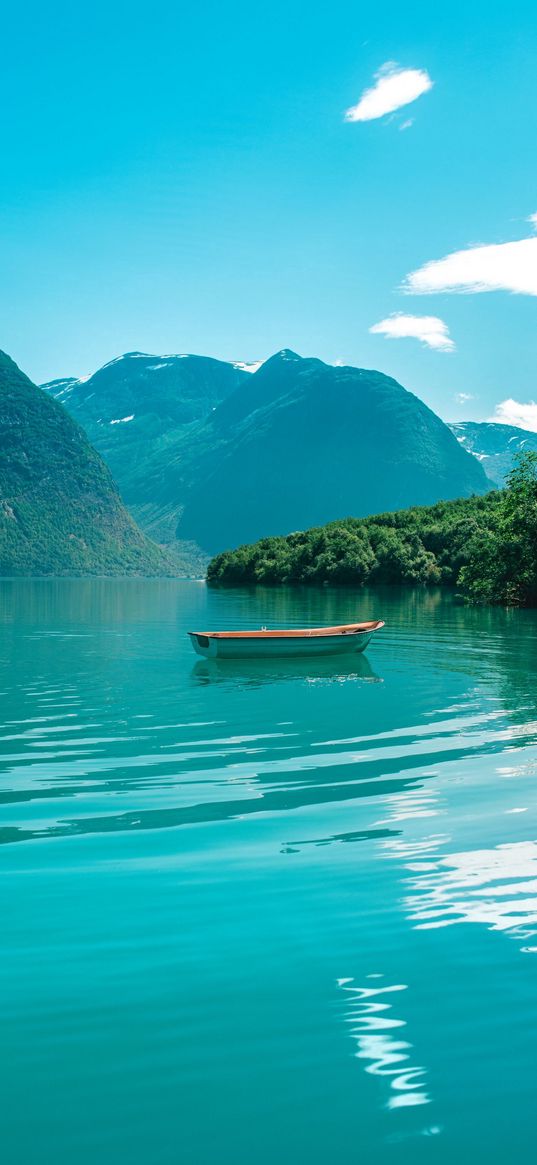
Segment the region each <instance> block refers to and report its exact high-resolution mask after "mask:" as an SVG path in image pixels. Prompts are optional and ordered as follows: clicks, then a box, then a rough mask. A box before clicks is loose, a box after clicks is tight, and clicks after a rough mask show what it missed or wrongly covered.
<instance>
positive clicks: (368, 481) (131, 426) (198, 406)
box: [45, 351, 489, 553]
mask: <svg viewBox="0 0 537 1165" xmlns="http://www.w3.org/2000/svg"><path fill="white" fill-rule="evenodd" d="M45 388H46V389H47V391H48V392H49V393H52V394H54V395H56V396H57V398H58V399H59V400H61V401H62V402H63V403H65V406H66V407H67V408H68V409H69V411H70V412H71V413H72V414H73V415H74V416H75V417H76V419H77V420H78V421H79V422H80V423H81V424H82V425H83V426H84V428H85V430H86V432H87V433H88V435H89V437H90V440H91V442H92V444H94V445H95V447H96V448H97V449H98V450H99V452H100V453H101V454H102V455H103V457H104V458H105V459H106V461H107V462H108V464H109V465H110V467H111V469H112V472H113V474H114V477H115V479H116V480H117V482H118V484H119V488H120V490H121V493H122V496H123V498H124V500H125V502H126V503H127V505H128V506H129V508H130V510H131V512H132V513H133V514H134V516H135V518H136V520H137V521H138V522H139V523H140V524H141V525H142V526H143V528H144V529H145V530H146V531H147V532H148V533H150V534H151V535H152V536H153V537H155V538H157V539H158V540H159V541H165V542H169V543H172V542H174V541H175V540H177V541H179V542H190V543H196V544H197V545H198V546H201V547H203V549H204V550H207V551H209V552H210V553H214V552H215V551H217V550H220V549H223V548H224V547H225V546H230V545H236V544H237V543H238V542H243V541H250V540H252V539H255V538H257V537H260V536H262V535H265V534H272V533H285V532H286V531H289V530H293V529H299V528H304V527H305V526H309V525H313V524H318V523H322V522H325V521H329V520H330V519H332V518H333V517H334V515H336V514H341V513H343V514H344V513H355V514H359V515H365V514H370V513H374V512H378V511H379V510H383V509H393V508H403V507H405V506H407V505H416V504H420V503H428V502H435V501H438V500H439V499H440V498H451V497H457V496H468V495H469V494H472V493H483V492H485V491H486V489H487V488H489V483H488V482H487V479H486V477H485V475H484V473H483V470H482V469H481V467H480V465H479V463H478V461H477V460H476V459H475V458H474V457H472V456H470V455H469V454H468V453H467V452H466V451H465V450H464V449H463V448H462V447H461V445H460V444H459V443H458V442H457V441H456V439H455V437H454V436H453V434H452V433H451V432H450V430H449V428H448V427H447V426H446V425H445V424H444V423H443V421H441V420H440V419H439V417H437V416H436V415H435V414H434V413H433V412H431V410H430V409H428V408H427V407H426V405H424V404H423V403H422V402H421V401H420V400H418V399H417V397H415V396H413V395H412V394H411V393H409V392H407V391H406V390H405V389H404V388H402V387H401V385H400V384H398V383H397V382H396V381H395V380H392V379H390V378H389V377H387V376H383V374H382V373H380V372H371V371H366V370H364V369H359V368H335V367H332V366H331V365H327V364H323V362H322V361H320V360H315V359H301V358H300V357H299V356H297V355H296V354H295V353H293V352H289V351H282V352H279V353H277V354H276V355H275V356H273V357H272V358H271V359H270V360H267V361H266V362H265V363H264V364H263V365H261V366H260V367H258V368H257V370H255V366H254V367H252V366H250V370H249V371H246V370H245V366H244V365H239V364H226V363H224V362H222V361H218V360H210V359H208V358H206V357H201V356H162V357H158V356H148V355H144V354H141V353H130V354H128V355H126V356H122V357H119V358H118V359H117V360H114V361H112V362H111V363H110V364H108V365H106V366H105V367H104V368H102V369H100V371H99V372H96V373H95V374H94V375H93V376H92V377H90V378H89V379H87V380H83V381H73V380H71V379H67V380H63V381H57V382H53V383H52V384H50V385H48V386H45Z"/></svg>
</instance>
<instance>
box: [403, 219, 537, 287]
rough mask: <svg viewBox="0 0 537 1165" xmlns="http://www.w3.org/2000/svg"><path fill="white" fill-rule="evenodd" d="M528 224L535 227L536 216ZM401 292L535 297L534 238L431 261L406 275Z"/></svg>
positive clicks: (536, 248) (536, 245)
mask: <svg viewBox="0 0 537 1165" xmlns="http://www.w3.org/2000/svg"><path fill="white" fill-rule="evenodd" d="M528 222H531V223H532V224H533V225H534V226H535V227H537V214H532V215H531V216H530V218H529V219H528ZM403 290H404V291H406V292H408V294H410V295H433V294H434V293H435V292H443V291H452V292H471V291H474V292H477V291H511V292H514V293H518V294H519V295H537V237H536V236H531V237H530V238H526V239H518V240H517V242H514V243H494V244H492V245H480V246H476V247H468V248H467V249H466V250H464V251H454V252H453V253H452V254H451V255H446V257H445V258H444V259H433V260H432V261H431V262H430V263H426V264H425V266H423V267H419V268H418V270H417V271H412V272H411V273H410V275H407V277H406V279H405V281H404V284H403Z"/></svg>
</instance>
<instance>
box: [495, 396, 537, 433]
mask: <svg viewBox="0 0 537 1165" xmlns="http://www.w3.org/2000/svg"><path fill="white" fill-rule="evenodd" d="M489 421H495V422H496V423H497V424H499V425H514V426H515V428H516V429H529V431H530V433H537V404H536V403H535V401H533V400H530V401H520V400H513V398H512V397H508V398H507V400H502V401H500V403H499V404H498V405H496V408H495V409H494V415H493V416H492V417H489Z"/></svg>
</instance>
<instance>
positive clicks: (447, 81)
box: [0, 0, 537, 428]
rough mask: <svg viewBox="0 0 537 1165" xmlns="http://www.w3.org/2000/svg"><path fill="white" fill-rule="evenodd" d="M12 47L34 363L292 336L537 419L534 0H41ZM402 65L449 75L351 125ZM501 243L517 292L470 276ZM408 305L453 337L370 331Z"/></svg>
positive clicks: (5, 75)
mask: <svg viewBox="0 0 537 1165" xmlns="http://www.w3.org/2000/svg"><path fill="white" fill-rule="evenodd" d="M3 42H4V49H3V58H2V71H1V72H0V105H1V108H2V110H3V123H4V124H3V130H2V149H1V152H0V169H1V173H0V189H1V191H2V194H1V202H0V222H1V250H0V261H1V265H2V279H1V280H0V318H1V320H2V332H1V335H0V346H2V347H3V348H4V349H5V350H6V351H8V352H9V353H10V354H11V355H12V356H13V357H14V358H15V359H16V360H17V362H18V363H19V364H20V365H21V366H22V367H23V368H24V369H25V371H27V372H28V374H29V375H30V376H31V377H32V378H33V379H35V380H37V381H40V380H44V379H48V378H51V377H53V376H62V375H69V374H73V375H82V374H85V373H88V372H91V371H94V370H95V369H96V368H97V367H98V366H100V365H101V364H103V363H104V362H105V361H107V360H109V359H111V358H113V357H114V356H117V355H118V354H119V353H121V352H124V351H129V350H134V349H137V350H142V351H149V352H157V353H162V352H182V351H190V352H200V353H204V354H210V355H215V356H219V357H222V358H224V359H241V360H252V361H253V360H256V359H260V358H264V357H266V356H268V355H270V354H271V353H272V352H274V351H276V350H278V349H279V348H282V347H291V348H294V349H295V350H296V351H298V352H300V353H301V354H302V355H318V356H320V357H322V358H323V359H325V360H328V361H333V362H335V361H338V360H340V361H343V362H345V363H352V364H357V365H360V366H363V367H374V368H380V369H382V370H383V371H385V372H387V373H389V374H390V375H392V376H395V377H396V378H397V379H398V380H400V381H401V383H403V384H404V385H405V386H406V387H407V388H410V389H411V390H413V391H414V392H416V393H417V394H418V395H419V396H421V397H422V398H423V399H424V400H426V401H427V403H428V404H430V405H431V406H432V407H433V408H434V409H436V411H437V412H439V413H440V415H442V416H444V417H446V418H448V419H449V418H453V419H456V418H462V417H467V418H472V417H476V418H486V417H489V416H491V415H492V414H493V413H494V411H495V410H496V409H497V407H498V406H499V405H501V402H504V401H506V400H512V402H513V408H512V409H511V412H513V411H516V410H514V405H515V404H516V405H517V406H519V407H520V409H522V410H524V409H525V408H526V409H528V408H529V412H528V411H526V412H524V411H522V412H521V413H520V416H521V417H522V418H527V419H528V423H532V421H533V416H534V414H532V412H531V405H530V404H529V402H531V401H532V400H534V399H537V384H536V374H535V373H536V357H537V328H536V326H535V322H536V312H537V298H536V295H537V286H536V283H537V269H536V266H537V264H536V258H535V248H534V247H533V242H532V241H533V239H537V232H536V224H535V223H530V222H529V221H528V220H529V218H530V216H531V215H534V214H536V213H537V150H536V148H535V146H536V139H537V132H536V131H537V77H536V70H535V59H536V50H537V15H536V13H535V9H534V6H533V5H532V4H529V3H528V4H517V3H513V4H512V5H510V6H508V5H506V4H505V3H501V4H500V3H494V2H492V3H488V4H484V3H483V4H481V3H479V2H476V3H475V4H473V5H462V4H458V3H453V2H452V3H450V4H449V5H445V6H439V5H433V4H432V3H427V4H418V3H414V4H412V3H411V4H409V5H404V6H403V5H400V4H395V3H391V2H389V0H388V2H387V3H384V5H382V6H374V5H371V4H369V3H368V4H362V3H359V2H357V3H352V4H351V3H348V2H346V0H332V3H331V4H330V5H325V4H323V5H320V4H316V3H314V2H310V3H308V4H306V3H303V2H300V3H298V2H296V0H285V3H284V2H283V0H273V2H272V3H271V5H270V6H259V5H253V4H252V3H251V0H248V3H246V2H243V0H238V2H230V3H229V4H228V5H224V4H222V3H213V2H212V0H210V2H208V3H205V4H203V5H199V6H196V10H194V5H192V4H189V5H186V4H184V5H183V4H177V3H176V4H171V3H159V2H158V0H156V2H155V3H153V4H152V5H148V4H144V5H142V4H139V3H136V2H134V3H130V4H128V5H127V4H118V3H117V2H116V0H109V2H107V3H106V4H105V3H102V2H101V0H96V2H95V3H93V4H92V6H91V7H89V6H88V7H87V8H82V7H81V6H78V5H73V4H72V3H71V2H70V3H68V4H67V3H59V4H58V3H54V2H52V3H50V4H48V5H46V6H43V5H41V4H40V5H37V4H35V3H32V2H30V3H29V4H27V5H26V6H25V7H24V9H21V8H18V9H17V8H16V7H15V6H12V7H11V8H10V9H8V10H6V12H5V13H4V17H3ZM6 47H7V51H6ZM386 62H396V63H397V64H398V65H399V66H400V68H401V69H413V70H419V71H421V72H422V73H423V74H426V75H427V77H428V78H430V81H432V83H433V84H432V87H431V88H429V89H428V91H426V92H423V93H422V95H421V96H419V97H418V98H417V99H416V100H415V101H413V102H412V103H411V104H407V105H406V106H405V107H404V108H401V109H400V110H398V111H396V112H395V113H393V114H391V115H386V116H384V117H375V118H374V119H372V120H367V121H349V120H345V111H346V110H348V109H349V108H351V107H355V106H356V105H357V104H358V103H359V101H360V98H361V96H362V94H363V93H364V91H365V90H367V89H370V88H371V87H372V86H374V85H375V84H376V82H375V75H376V74H377V73H378V71H379V69H380V68H381V66H383V65H384V64H385V63H386ZM409 120H411V121H412V124H411V125H409V126H406V128H404V127H405V124H406V122H407V121H409ZM517 240H526V242H525V243H524V244H523V246H522V247H521V248H519V249H518V250H515V252H513V253H511V252H510V251H506V250H505V249H500V250H496V251H493V252H492V253H487V255H483V253H482V252H480V253H478V254H477V256H476V257H473V256H472V257H470V259H468V256H462V259H461V258H459V259H455V260H451V261H450V263H449V264H448V266H447V268H446V265H445V264H444V265H443V266H442V264H440V265H439V266H438V267H435V268H433V269H430V268H429V269H428V270H427V272H426V273H425V275H424V274H423V272H422V268H423V266H424V265H425V264H427V263H430V262H431V261H436V260H442V259H444V257H446V256H448V255H451V254H453V253H456V252H460V251H464V250H465V249H466V248H468V247H469V246H475V245H477V244H482V245H489V246H491V245H493V244H506V243H509V242H514V241H517ZM474 259H475V262H477V274H475V272H474V267H475V262H474ZM484 260H486V263H485V267H486V272H487V273H488V274H487V275H486V281H485V282H486V285H487V286H494V287H499V288H500V289H499V290H487V291H482V292H478V291H476V290H475V280H476V279H477V280H478V281H480V280H481V279H482V267H483V261H484ZM470 268H471V271H470ZM415 272H418V275H417V276H416V277H413V278H412V279H411V280H410V281H409V280H408V276H409V275H411V273H415ZM454 272H455V274H454ZM450 280H451V285H453V280H455V284H456V290H451V291H446V290H445V287H446V284H447V285H448V286H449V285H450V282H449V281H450ZM460 280H462V285H461V284H460V282H459V281H460ZM472 280H474V283H472ZM405 281H406V288H407V290H406V293H405V291H404V290H403V288H402V285H403V284H405ZM461 286H462V287H463V288H464V290H463V292H462V293H461V290H460V288H461ZM502 288H503V289H502ZM410 291H412V292H417V293H414V294H410V293H409V292H410ZM394 313H404V315H412V316H417V317H427V318H430V317H433V318H434V319H435V320H440V321H442V325H443V326H444V325H445V329H447V331H444V332H440V333H438V327H439V326H440V325H436V324H434V325H432V331H431V325H430V324H429V325H425V332H426V333H427V334H428V336H429V340H430V338H431V335H432V336H433V341H432V342H433V344H437V346H436V347H433V348H431V347H428V346H427V343H424V342H423V341H420V340H419V339H417V338H408V337H407V338H398V339H397V338H388V337H387V336H386V334H384V333H385V331H386V330H388V331H389V330H390V328H392V330H393V325H390V324H389V325H388V326H387V328H386V327H384V328H382V327H381V329H380V331H377V332H376V333H371V332H370V330H369V329H370V328H371V327H374V326H375V325H379V324H380V325H382V324H383V321H386V320H390V317H391V316H392V315H393V314H394ZM401 326H402V325H401V324H400V323H398V324H396V325H395V330H397V329H399V330H401ZM421 328H422V325H421V324H419V325H410V330H411V331H412V330H416V329H417V330H418V331H420V329H421ZM435 328H436V329H437V330H436V331H435ZM403 330H405V325H403ZM442 335H443V336H444V339H445V338H446V336H448V337H449V338H448V340H447V343H446V344H445V345H444V346H442ZM435 336H436V339H435V338H434V337H435ZM439 336H440V338H439ZM450 340H451V342H452V343H453V345H454V348H452V349H451V350H450V349H449V342H450ZM460 394H465V396H467V397H471V398H472V399H469V400H466V401H465V403H461V400H460ZM508 414H509V409H505V407H504V415H506V416H507V415H508ZM535 415H536V416H537V408H536V412H535ZM535 427H536V428H537V420H536V421H535Z"/></svg>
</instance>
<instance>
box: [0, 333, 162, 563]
mask: <svg viewBox="0 0 537 1165" xmlns="http://www.w3.org/2000/svg"><path fill="white" fill-rule="evenodd" d="M174 573H177V571H176V569H174V567H173V564H172V561H171V559H170V558H169V556H168V555H167V554H166V553H164V552H163V551H162V550H161V549H160V548H159V547H158V546H156V545H154V544H153V543H151V542H150V541H149V540H148V539H147V538H146V536H145V535H144V534H142V532H141V531H140V530H138V529H137V527H136V525H135V523H134V521H133V519H132V517H131V516H130V515H129V514H128V513H127V511H126V509H125V507H124V506H123V503H122V502H121V499H120V497H119V494H118V492H117V489H116V486H115V484H114V482H113V479H112V476H111V473H110V470H109V469H108V467H107V466H106V465H105V463H104V462H103V460H102V458H101V457H100V456H99V454H98V453H97V452H96V450H95V449H93V448H92V446H91V445H90V444H89V442H88V439H87V437H86V434H85V433H84V431H83V429H82V428H81V427H80V426H79V425H78V424H77V422H76V421H75V420H73V418H72V417H71V416H69V414H68V412H67V411H66V410H65V409H64V408H63V406H62V405H61V403H58V402H57V401H55V400H53V399H51V398H50V397H47V395H46V394H45V393H44V392H42V391H41V390H40V389H39V388H37V387H36V385H34V384H32V382H31V381H30V380H29V378H28V377H27V376H26V375H25V374H24V373H23V372H22V371H21V369H20V368H18V366H17V365H16V364H15V362H14V361H13V360H12V359H11V358H10V357H9V356H8V355H7V354H6V353H4V352H0V574H2V575H6V574H8V575H20V574H34V575H50V574H53V575H54V574H55V575H57V574H151V575H156V574H159V575H161V574H174Z"/></svg>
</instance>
